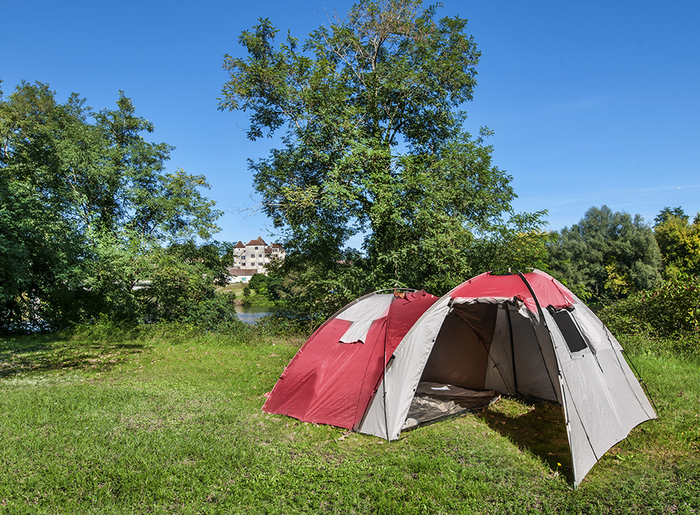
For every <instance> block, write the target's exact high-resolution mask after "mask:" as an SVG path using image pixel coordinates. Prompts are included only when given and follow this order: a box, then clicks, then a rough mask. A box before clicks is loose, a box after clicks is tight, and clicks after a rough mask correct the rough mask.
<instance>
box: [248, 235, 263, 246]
mask: <svg viewBox="0 0 700 515" xmlns="http://www.w3.org/2000/svg"><path fill="white" fill-rule="evenodd" d="M252 245H262V246H263V247H264V246H265V245H267V243H265V240H263V239H262V236H258V239H257V240H250V241H249V242H248V244H247V245H246V247H250V246H252Z"/></svg>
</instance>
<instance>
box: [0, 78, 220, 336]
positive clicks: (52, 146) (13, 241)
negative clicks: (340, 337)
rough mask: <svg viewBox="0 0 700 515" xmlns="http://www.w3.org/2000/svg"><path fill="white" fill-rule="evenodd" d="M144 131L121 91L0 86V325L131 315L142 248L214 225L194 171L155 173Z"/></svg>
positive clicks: (161, 168) (165, 150) (165, 148)
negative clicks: (2, 89)
mask: <svg viewBox="0 0 700 515" xmlns="http://www.w3.org/2000/svg"><path fill="white" fill-rule="evenodd" d="M153 130H154V127H153V124H152V123H150V122H149V121H148V120H145V119H144V118H141V117H138V116H136V109H135V107H134V105H133V103H132V102H131V100H130V99H129V98H127V97H126V96H124V94H123V93H121V92H120V95H119V98H118V100H117V107H116V109H114V110H108V109H104V110H102V111H99V112H97V113H96V112H94V111H93V110H92V109H91V108H89V107H87V106H86V105H85V100H84V99H81V98H79V97H78V95H76V94H73V95H71V96H70V97H69V99H68V101H67V102H65V103H63V104H61V103H59V102H57V101H56V98H55V95H54V92H52V91H51V90H50V89H49V87H48V85H46V84H42V83H36V84H29V83H26V82H22V83H21V84H20V85H19V86H17V88H16V90H15V92H13V93H12V94H11V95H9V97H7V98H3V97H2V96H0V171H1V172H2V174H1V175H0V270H2V271H1V272H0V331H3V330H21V329H25V330H37V329H47V330H55V329H58V328H62V327H67V326H68V325H70V324H74V323H81V322H83V321H88V320H91V319H92V318H94V317H96V316H98V315H99V314H100V313H106V312H109V313H112V314H113V315H114V316H115V317H116V318H115V319H116V320H119V321H124V320H129V319H134V318H135V317H137V314H136V312H137V308H136V307H135V305H134V302H135V300H134V299H135V295H134V292H133V287H134V286H135V285H136V284H137V282H138V281H144V280H148V279H149V278H148V274H146V277H144V272H146V268H144V267H145V266H146V262H147V261H148V260H147V259H146V260H145V257H144V256H145V255H146V254H147V253H148V252H150V251H151V249H157V248H159V247H160V246H162V245H164V244H166V243H168V242H172V241H182V240H186V239H191V238H194V237H200V238H203V239H207V238H209V237H211V235H212V234H213V233H214V232H216V231H217V230H218V228H217V227H216V225H215V221H216V219H217V218H218V217H219V216H220V214H221V213H220V212H219V211H217V210H215V209H214V208H213V204H214V203H213V202H212V201H210V200H208V199H206V198H205V197H203V196H202V195H201V194H200V192H199V189H200V188H202V187H208V185H207V183H206V181H205V179H204V177H203V176H199V175H189V174H187V173H185V172H184V171H183V170H180V169H178V170H176V171H175V172H174V173H169V172H167V171H166V170H165V162H166V161H167V160H168V159H169V157H170V152H171V150H172V147H171V146H170V145H167V144H165V143H151V142H148V141H146V139H145V138H144V137H143V136H142V134H143V133H144V132H145V133H151V132H153ZM217 273H218V272H217Z"/></svg>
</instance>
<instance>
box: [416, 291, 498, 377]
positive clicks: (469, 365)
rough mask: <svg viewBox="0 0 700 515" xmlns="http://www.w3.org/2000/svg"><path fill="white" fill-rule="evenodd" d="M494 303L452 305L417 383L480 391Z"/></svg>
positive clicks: (495, 313) (492, 329) (495, 314)
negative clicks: (430, 383)
mask: <svg viewBox="0 0 700 515" xmlns="http://www.w3.org/2000/svg"><path fill="white" fill-rule="evenodd" d="M498 314H499V305H498V304H469V305H457V306H454V307H453V309H452V310H451V311H450V313H449V314H448V315H447V316H446V317H445V320H444V322H443V324H442V327H441V328H440V332H439V333H438V336H437V338H436V340H435V345H434V346H433V349H432V351H431V353H430V357H429V358H428V361H427V363H426V365H425V369H424V370H423V374H422V376H421V379H420V380H421V382H433V383H442V384H449V385H454V386H458V387H460V388H466V389H470V390H484V389H487V388H486V387H485V384H486V378H487V370H488V364H489V353H490V351H491V344H492V342H493V337H494V332H495V329H496V320H497V318H498Z"/></svg>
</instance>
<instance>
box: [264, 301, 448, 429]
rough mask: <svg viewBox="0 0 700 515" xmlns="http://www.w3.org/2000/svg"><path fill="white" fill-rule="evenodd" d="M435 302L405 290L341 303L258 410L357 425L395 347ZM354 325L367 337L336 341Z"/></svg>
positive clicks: (319, 421)
mask: <svg viewBox="0 0 700 515" xmlns="http://www.w3.org/2000/svg"><path fill="white" fill-rule="evenodd" d="M436 300H437V297H435V296H433V295H430V294H428V293H426V292H424V291H421V292H415V293H408V294H406V296H405V298H400V297H396V296H394V295H393V294H370V295H366V296H365V297H362V298H361V299H358V300H357V301H355V302H354V303H352V304H350V305H348V306H346V307H345V308H344V309H343V310H341V311H339V312H338V313H336V314H335V315H333V317H331V318H330V319H329V320H328V321H326V323H325V324H323V325H322V326H321V327H320V328H319V329H318V330H316V332H315V333H314V334H313V335H312V336H311V338H309V340H308V341H307V342H306V343H305V344H304V346H303V347H302V348H301V349H300V350H299V352H298V353H297V355H296V356H295V357H294V359H292V361H291V362H290V363H289V365H288V366H287V368H286V370H285V371H284V373H283V374H282V376H281V377H280V380H279V381H277V384H276V385H275V387H274V388H273V390H272V392H271V393H270V394H269V396H268V399H267V401H266V402H265V405H264V406H263V411H265V412H267V413H278V414H281V415H289V416H290V417H294V418H297V419H299V420H303V421H305V422H314V423H323V424H331V425H334V426H338V427H343V428H345V429H353V428H356V427H357V426H358V425H359V423H360V422H361V420H362V417H363V416H364V413H365V411H366V409H367V405H368V404H369V402H370V400H371V399H372V396H373V395H374V393H375V392H376V391H377V387H378V385H379V383H380V381H381V379H382V377H383V373H384V370H385V368H386V365H387V363H388V362H389V360H390V359H391V356H392V354H393V352H394V350H395V349H396V347H397V345H398V344H399V342H401V340H402V339H403V337H404V336H405V335H406V333H407V332H408V330H409V329H410V328H411V327H412V326H413V324H414V323H415V322H416V321H417V320H418V319H419V318H420V316H421V315H422V314H423V313H424V312H425V311H426V310H427V309H428V308H429V307H430V306H432V305H433V303H434V302H435V301H436ZM364 306H367V307H366V308H365V307H364ZM350 307H352V309H349V308H350ZM368 317H371V319H368ZM354 324H365V325H368V326H369V329H368V330H367V332H366V336H364V338H363V339H358V340H356V341H353V342H344V341H341V340H343V336H344V335H346V334H348V333H349V330H350V328H351V327H352V326H353V325H354ZM353 334H354V333H353Z"/></svg>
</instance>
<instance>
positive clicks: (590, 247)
mask: <svg viewBox="0 0 700 515" xmlns="http://www.w3.org/2000/svg"><path fill="white" fill-rule="evenodd" d="M549 250H550V256H551V257H550V270H551V271H552V272H553V273H554V274H555V276H557V277H558V278H559V279H561V280H562V281H563V282H564V283H565V284H566V285H567V286H568V287H569V288H571V289H572V290H573V291H574V293H576V294H577V295H579V296H581V297H583V298H587V297H590V296H594V297H596V298H597V299H599V300H601V299H606V298H617V297H624V296H626V295H627V294H629V293H631V292H634V291H640V290H646V289H650V288H652V287H653V286H655V285H656V284H658V283H659V282H660V281H661V253H660V252H659V247H658V245H657V244H656V240H655V239H654V233H653V232H652V230H651V228H650V227H649V226H648V225H646V224H645V223H644V221H643V219H642V218H641V217H640V216H639V215H635V216H634V218H632V217H631V216H630V215H629V214H627V213H624V212H615V213H613V211H612V210H611V209H610V208H609V207H607V206H602V207H600V208H596V207H592V208H590V209H589V210H588V211H586V214H585V215H584V217H583V218H582V219H581V221H580V222H579V223H578V224H574V225H572V226H571V228H568V227H565V228H564V229H562V230H561V232H559V233H558V234H555V235H554V238H553V240H552V242H551V243H550V244H549Z"/></svg>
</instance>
